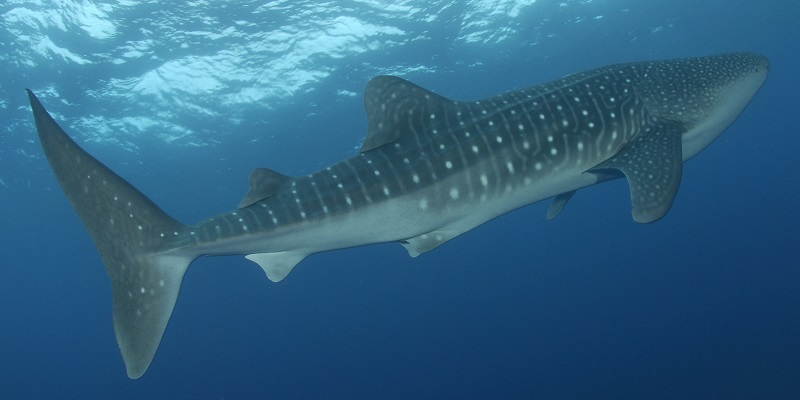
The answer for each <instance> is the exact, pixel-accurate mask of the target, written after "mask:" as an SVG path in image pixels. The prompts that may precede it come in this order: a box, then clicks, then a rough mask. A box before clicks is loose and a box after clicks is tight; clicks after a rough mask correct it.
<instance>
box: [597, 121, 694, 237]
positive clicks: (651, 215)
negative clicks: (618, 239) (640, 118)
mask: <svg viewBox="0 0 800 400" xmlns="http://www.w3.org/2000/svg"><path fill="white" fill-rule="evenodd" d="M682 132H683V129H682V128H681V127H680V126H678V125H677V124H669V123H664V124H659V125H655V126H651V127H647V128H644V131H643V132H642V133H640V134H639V135H637V136H636V137H635V138H633V140H632V141H631V142H630V143H628V144H627V145H626V146H625V147H623V148H622V150H620V151H619V152H618V153H617V154H615V155H614V156H613V157H611V158H609V159H608V160H606V161H604V162H602V163H600V164H599V165H597V166H596V167H594V168H592V169H591V170H590V172H593V171H600V170H605V169H615V170H619V171H620V172H622V173H623V174H624V175H625V177H626V178H628V185H629V186H630V191H631V203H632V207H633V209H632V210H631V213H632V214H633V220H634V221H636V222H640V223H648V222H653V221H656V220H658V219H659V218H661V217H663V216H664V214H666V213H667V211H669V208H670V207H671V206H672V202H673V201H674V200H675V195H676V194H677V193H678V187H679V186H680V183H681V171H682V168H683V158H682V154H681V133H682Z"/></svg>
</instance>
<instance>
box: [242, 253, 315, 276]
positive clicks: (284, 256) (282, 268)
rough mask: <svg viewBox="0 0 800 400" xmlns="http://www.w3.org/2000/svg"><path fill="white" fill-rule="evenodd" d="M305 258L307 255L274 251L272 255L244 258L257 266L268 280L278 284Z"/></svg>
mask: <svg viewBox="0 0 800 400" xmlns="http://www.w3.org/2000/svg"><path fill="white" fill-rule="evenodd" d="M307 256H308V254H307V253H303V252H297V251H276V252H274V253H257V254H250V255H247V256H245V258H247V259H248V260H250V261H252V262H254V263H256V264H258V265H259V266H260V267H261V269H263V270H264V273H266V274H267V278H269V280H271V281H273V282H280V281H282V280H283V278H286V276H287V275H289V273H290V272H292V269H294V267H295V266H296V265H297V264H298V263H300V261H303V259H304V258H306V257H307Z"/></svg>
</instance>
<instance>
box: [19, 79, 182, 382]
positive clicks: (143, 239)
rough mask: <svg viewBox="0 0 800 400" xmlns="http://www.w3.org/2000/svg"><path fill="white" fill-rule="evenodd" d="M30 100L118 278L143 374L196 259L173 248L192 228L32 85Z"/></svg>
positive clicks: (119, 325)
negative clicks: (89, 146)
mask: <svg viewBox="0 0 800 400" xmlns="http://www.w3.org/2000/svg"><path fill="white" fill-rule="evenodd" d="M28 97H29V99H30V102H31V107H32V108H33V116H34V119H35V120H36V129H37V130H38V132H39V139H40V141H41V143H42V148H43V149H44V153H45V155H46V156H47V160H48V161H49V162H50V167H51V168H52V169H53V172H54V173H55V175H56V178H57V179H58V183H59V184H60V185H61V188H62V189H63V191H64V194H66V196H67V198H68V199H69V201H70V203H72V206H73V207H74V208H75V211H76V212H77V213H78V216H79V217H80V219H81V221H82V222H83V224H84V225H85V226H86V229H87V230H88V231H89V234H90V235H91V237H92V240H93V241H94V244H95V245H96V246H97V249H98V250H99V251H100V256H101V257H102V259H103V263H104V264H105V266H106V270H107V271H108V275H109V276H110V277H111V282H112V289H113V295H114V331H115V332H116V336H117V343H119V348H120V351H121V352H122V358H123V359H124V361H125V367H126V369H127V372H128V376H129V377H131V378H134V379H135V378H138V377H140V376H142V374H144V372H145V371H146V370H147V367H148V366H150V362H151V361H152V359H153V356H154V355H155V353H156V350H158V345H159V343H160V342H161V337H162V335H163V334H164V330H165V329H166V327H167V323H168V322H169V318H170V316H171V315H172V310H173V308H174V307H175V301H176V299H177V298H178V292H179V291H180V288H181V281H182V280H183V275H184V273H185V272H186V269H187V268H188V267H189V264H190V263H191V262H192V260H193V259H194V257H195V255H186V254H179V253H178V252H175V251H171V252H170V251H169V250H173V249H171V248H170V241H171V240H173V236H176V235H178V234H179V233H180V232H182V231H185V226H184V225H183V224H181V223H180V222H178V221H176V220H174V219H172V218H171V217H170V216H169V215H167V214H166V213H164V212H163V211H161V209H160V208H158V206H157V205H155V203H153V202H152V201H150V199H148V198H147V197H146V196H145V195H144V194H142V193H141V192H139V191H138V190H137V189H136V188H134V187H133V186H131V185H130V184H129V183H128V182H126V181H125V180H124V179H122V178H121V177H119V176H118V175H117V174H115V173H114V172H113V171H111V170H110V169H108V168H107V167H106V166H105V165H103V164H102V163H100V162H99V161H98V160H96V159H95V158H94V157H92V156H91V155H89V154H88V153H87V152H86V151H84V150H83V149H81V148H80V147H79V146H78V145H77V144H76V143H75V142H74V141H72V139H70V138H69V136H67V134H66V133H65V132H64V130H63V129H61V127H59V126H58V124H57V123H56V122H55V121H54V120H53V118H52V117H51V116H50V114H48V113H47V110H45V109H44V107H43V106H42V104H41V103H40V102H39V99H37V98H36V96H35V95H34V94H33V92H31V91H30V90H28ZM175 254H178V255H175Z"/></svg>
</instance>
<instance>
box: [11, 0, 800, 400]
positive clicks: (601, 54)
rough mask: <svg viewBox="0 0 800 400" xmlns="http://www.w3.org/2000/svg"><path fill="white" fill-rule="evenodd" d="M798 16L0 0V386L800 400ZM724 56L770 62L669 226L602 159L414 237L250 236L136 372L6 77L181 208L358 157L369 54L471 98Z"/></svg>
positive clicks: (440, 5)
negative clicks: (639, 206) (266, 251)
mask: <svg viewBox="0 0 800 400" xmlns="http://www.w3.org/2000/svg"><path fill="white" fill-rule="evenodd" d="M798 38H800V3H798V2H794V1H785V0H783V1H781V0H765V1H758V2H755V1H745V0H725V1H722V0H697V1H674V0H671V1H666V0H649V1H637V0H607V1H602V0H564V1H550V0H538V1H537V0H527V1H504V0H494V1H489V0H472V1H452V2H448V1H420V0H416V1H411V0H408V1H391V2H390V1H378V0H351V1H328V2H320V1H302V0H300V1H298V0H291V1H288V0H287V1H280V0H278V1H271V2H264V1H237V2H228V1H210V0H208V1H186V2H158V1H152V0H151V1H135V0H119V1H88V0H58V1H56V0H51V1H47V0H39V1H33V0H28V1H22V0H5V1H4V2H3V3H2V4H0V239H2V241H0V321H2V322H0V398H2V399H22V398H37V399H44V398H50V399H55V398H81V399H94V398H98V399H110V398H113V399H140V398H164V399H240V398H276V399H284V398H346V399H355V398H437V399H439V398H577V399H586V398H593V399H599V398H613V399H625V398H633V399H642V398H647V399H657V398H668V399H677V398H680V399H685V398H725V399H733V398H748V399H753V398H758V399H790V398H800V129H799V128H798V119H799V118H798V108H799V107H798V106H800V101H799V99H800V96H798V93H800V79H798V65H799V64H800V51H798V50H800V42H799V41H798ZM739 50H747V51H755V52H759V53H762V54H764V55H766V56H767V57H769V58H770V60H771V63H772V64H771V65H772V67H771V71H770V77H769V78H768V79H767V82H766V83H765V85H764V86H763V87H762V89H761V91H760V92H759V93H758V94H757V95H756V96H755V98H754V99H753V101H752V103H751V104H750V105H749V106H748V107H747V109H745V111H744V113H743V114H742V115H741V116H740V118H739V119H738V120H737V121H736V122H735V123H734V124H733V125H732V126H731V127H730V128H729V129H728V130H727V131H726V132H725V133H723V135H722V136H721V137H720V138H719V139H717V140H716V141H715V142H714V143H713V144H712V145H711V146H710V147H709V148H707V149H706V150H705V151H703V152H701V153H700V154H699V155H698V156H697V157H695V158H694V159H692V160H690V161H688V162H687V163H686V165H685V167H684V174H683V180H682V185H681V188H680V191H679V193H678V197H677V199H676V202H675V204H674V205H673V207H672V209H671V211H670V212H669V213H668V214H667V215H666V217H665V218H663V219H662V220H660V221H658V222H656V223H654V224H648V225H640V224H637V223H635V222H633V221H632V219H631V216H630V197H629V193H628V187H627V183H626V182H625V181H624V180H615V181H611V182H608V183H604V184H602V185H598V186H594V187H590V188H587V189H584V190H581V191H580V192H579V193H578V194H577V195H576V196H575V197H574V198H573V199H572V201H571V202H570V204H569V205H568V206H567V208H566V209H565V210H564V212H562V213H561V214H560V215H559V216H558V217H557V218H555V219H553V220H549V221H548V220H545V218H544V216H545V213H546V210H547V206H548V204H547V202H542V203H538V204H534V205H532V206H528V207H525V208H523V209H520V210H517V211H514V212H512V213H509V214H506V215H504V216H502V217H500V218H498V219H496V220H494V221H491V222H489V223H487V224H485V225H483V226H481V227H479V228H477V229H475V230H473V231H470V232H468V233H466V234H464V235H462V236H460V237H458V238H456V239H454V240H452V241H451V242H448V243H447V244H445V245H443V246H442V247H440V248H438V249H436V250H435V251H432V252H430V253H427V254H424V255H422V256H420V257H418V258H413V259H412V258H410V257H408V255H407V252H406V251H405V249H403V248H402V247H401V246H400V245H398V244H382V245H373V246H365V247H359V248H354V249H347V250H342V251H335V252H327V253H321V254H317V255H314V256H311V257H309V258H308V259H306V260H305V261H303V262H302V263H301V264H300V265H299V266H298V267H297V268H296V269H295V270H294V272H292V274H291V275H290V276H289V277H288V278H287V279H285V280H284V281H282V282H280V283H277V284H274V283H271V282H269V281H268V280H267V279H266V277H265V276H264V273H263V271H262V270H261V268H259V267H258V266H257V265H256V264H254V263H252V262H250V261H248V260H246V259H245V258H244V257H241V256H232V257H213V258H211V257H207V258H201V259H198V260H197V261H195V262H194V263H193V264H192V267H191V268H190V269H189V272H188V273H187V275H186V277H185V279H184V283H183V290H182V292H181V295H180V297H179V299H178V303H177V306H176V308H175V312H174V314H173V316H172V320H171V323H170V325H169V327H168V328H167V331H166V333H165V335H164V338H163V341H162V343H161V347H160V349H159V351H158V353H157V354H156V357H155V359H154V361H153V363H152V365H151V367H150V369H149V370H148V372H147V373H146V374H145V375H144V376H143V377H142V378H140V379H138V380H130V379H128V378H127V376H126V374H125V368H124V364H123V362H122V358H121V356H120V353H119V349H118V347H117V344H116V340H115V337H114V332H113V324H112V318H111V307H112V302H111V284H110V283H111V282H110V280H109V279H108V276H107V274H106V272H105V268H104V267H103V265H102V263H101V260H100V258H99V256H98V254H97V251H96V250H95V248H94V245H93V243H92V241H91V239H90V238H89V235H88V234H87V233H86V231H85V230H84V228H83V226H82V225H81V224H80V221H79V220H78V218H77V216H76V214H75V213H74V211H73V210H72V208H71V207H70V205H69V203H68V202H67V200H66V198H65V197H64V195H63V194H62V193H61V190H60V188H59V187H58V185H57V183H56V181H55V178H54V176H53V174H52V172H51V171H50V168H49V166H48V165H47V161H46V160H45V159H44V156H43V153H42V151H41V148H40V146H39V143H38V139H37V138H36V135H35V128H34V125H33V119H32V116H31V113H30V107H29V105H28V101H27V97H26V95H25V91H24V89H25V88H30V89H32V90H33V91H34V92H35V93H37V95H38V96H39V97H40V99H41V100H42V102H43V103H44V104H45V106H46V107H47V108H48V110H49V111H50V112H51V113H52V114H53V116H54V117H55V118H56V120H57V121H59V123H60V124H61V125H62V127H64V128H65V130H66V131H67V132H68V133H69V134H70V135H71V136H72V137H73V138H75V140H76V141H77V142H78V143H79V144H80V145H81V146H83V147H84V148H85V149H86V150H87V151H89V152H90V153H92V154H93V155H94V156H95V157H97V158H98V159H100V160H101V161H103V162H104V163H106V164H107V165H108V166H109V167H110V168H111V169H113V170H114V171H116V172H117V173H119V174H120V175H121V176H123V177H124V178H125V179H127V180H128V181H130V182H131V183H132V184H134V185H135V186H136V187H137V188H139V189H140V190H141V191H142V192H144V193H145V194H147V195H148V196H149V197H150V198H151V199H153V200H154V201H155V202H156V203H157V204H159V205H160V206H161V207H162V208H163V209H164V210H165V211H167V212H168V213H170V214H171V215H173V216H174V217H176V218H177V219H179V220H181V221H184V222H187V223H193V222H196V221H199V220H201V219H203V218H206V217H208V216H211V215H213V214H217V213H220V212H223V211H226V210H229V209H232V208H234V207H236V205H237V204H238V203H239V201H240V200H241V198H242V197H243V196H244V194H245V193H246V191H247V186H248V182H247V177H248V174H249V172H250V170H251V169H253V168H256V167H266V168H271V169H275V170H277V171H279V172H281V173H285V174H288V175H301V174H306V173H309V172H312V171H314V170H317V169H319V168H322V167H324V166H326V165H328V164H331V163H333V162H335V161H338V160H341V159H343V158H346V157H349V156H352V155H354V154H356V152H357V150H358V148H359V147H360V144H361V141H362V140H363V138H364V135H365V134H366V114H365V112H364V110H363V97H362V94H363V88H364V86H365V85H366V83H367V81H368V80H369V79H370V78H371V77H373V76H375V75H380V74H391V75H399V76H402V77H404V78H406V79H409V80H411V81H413V82H415V83H417V84H419V85H421V86H423V87H425V88H428V89H431V90H433V91H435V92H436V93H439V94H442V95H444V96H448V97H451V98H456V99H480V98H484V97H488V96H491V95H495V94H499V93H502V92H505V91H508V90H513V89H520V88H524V87H528V86H531V85H536V84H539V83H542V82H545V81H548V80H551V79H555V78H559V77H561V76H563V75H566V74H569V73H573V72H578V71H581V70H586V69H591V68H594V67H598V66H602V65H606V64H611V63H617V62H629V61H642V60H651V59H661V58H679V57H687V56H701V55H709V54H713V53H721V52H728V51H739Z"/></svg>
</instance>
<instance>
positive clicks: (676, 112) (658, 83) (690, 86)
mask: <svg viewBox="0 0 800 400" xmlns="http://www.w3.org/2000/svg"><path fill="white" fill-rule="evenodd" d="M768 72H769V60H767V58H766V57H764V56H762V55H759V54H755V53H729V54H721V55H717V56H711V57H700V58H686V59H680V60H674V61H667V62H661V63H653V64H650V65H649V68H647V69H646V70H645V71H642V76H641V82H640V83H641V86H640V89H639V90H640V91H641V93H639V95H640V96H641V99H642V100H643V102H644V103H645V106H646V107H647V110H648V112H649V113H650V114H651V115H653V116H655V117H658V118H664V119H666V120H671V121H675V122H678V123H680V124H682V125H683V126H685V127H686V131H685V132H684V133H683V135H682V137H681V139H682V147H683V149H682V152H683V159H684V160H687V159H689V158H691V157H692V156H694V155H695V154H697V153H699V152H700V151H701V150H702V149H704V148H705V147H706V146H708V145H709V144H710V143H711V142H712V141H713V140H714V139H716V138H717V136H719V135H720V133H722V132H723V131H724V130H725V128H727V127H728V126H729V125H730V124H731V123H732V122H733V120H734V119H736V117H737V116H738V115H739V114H740V113H741V112H742V110H744V108H745V106H747V104H748V103H749V102H750V99H752V98H753V96H754V95H755V93H756V92H757V91H758V89H759V88H760V87H761V85H762V84H763V83H764V81H765V80H766V79H767V73H768Z"/></svg>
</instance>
